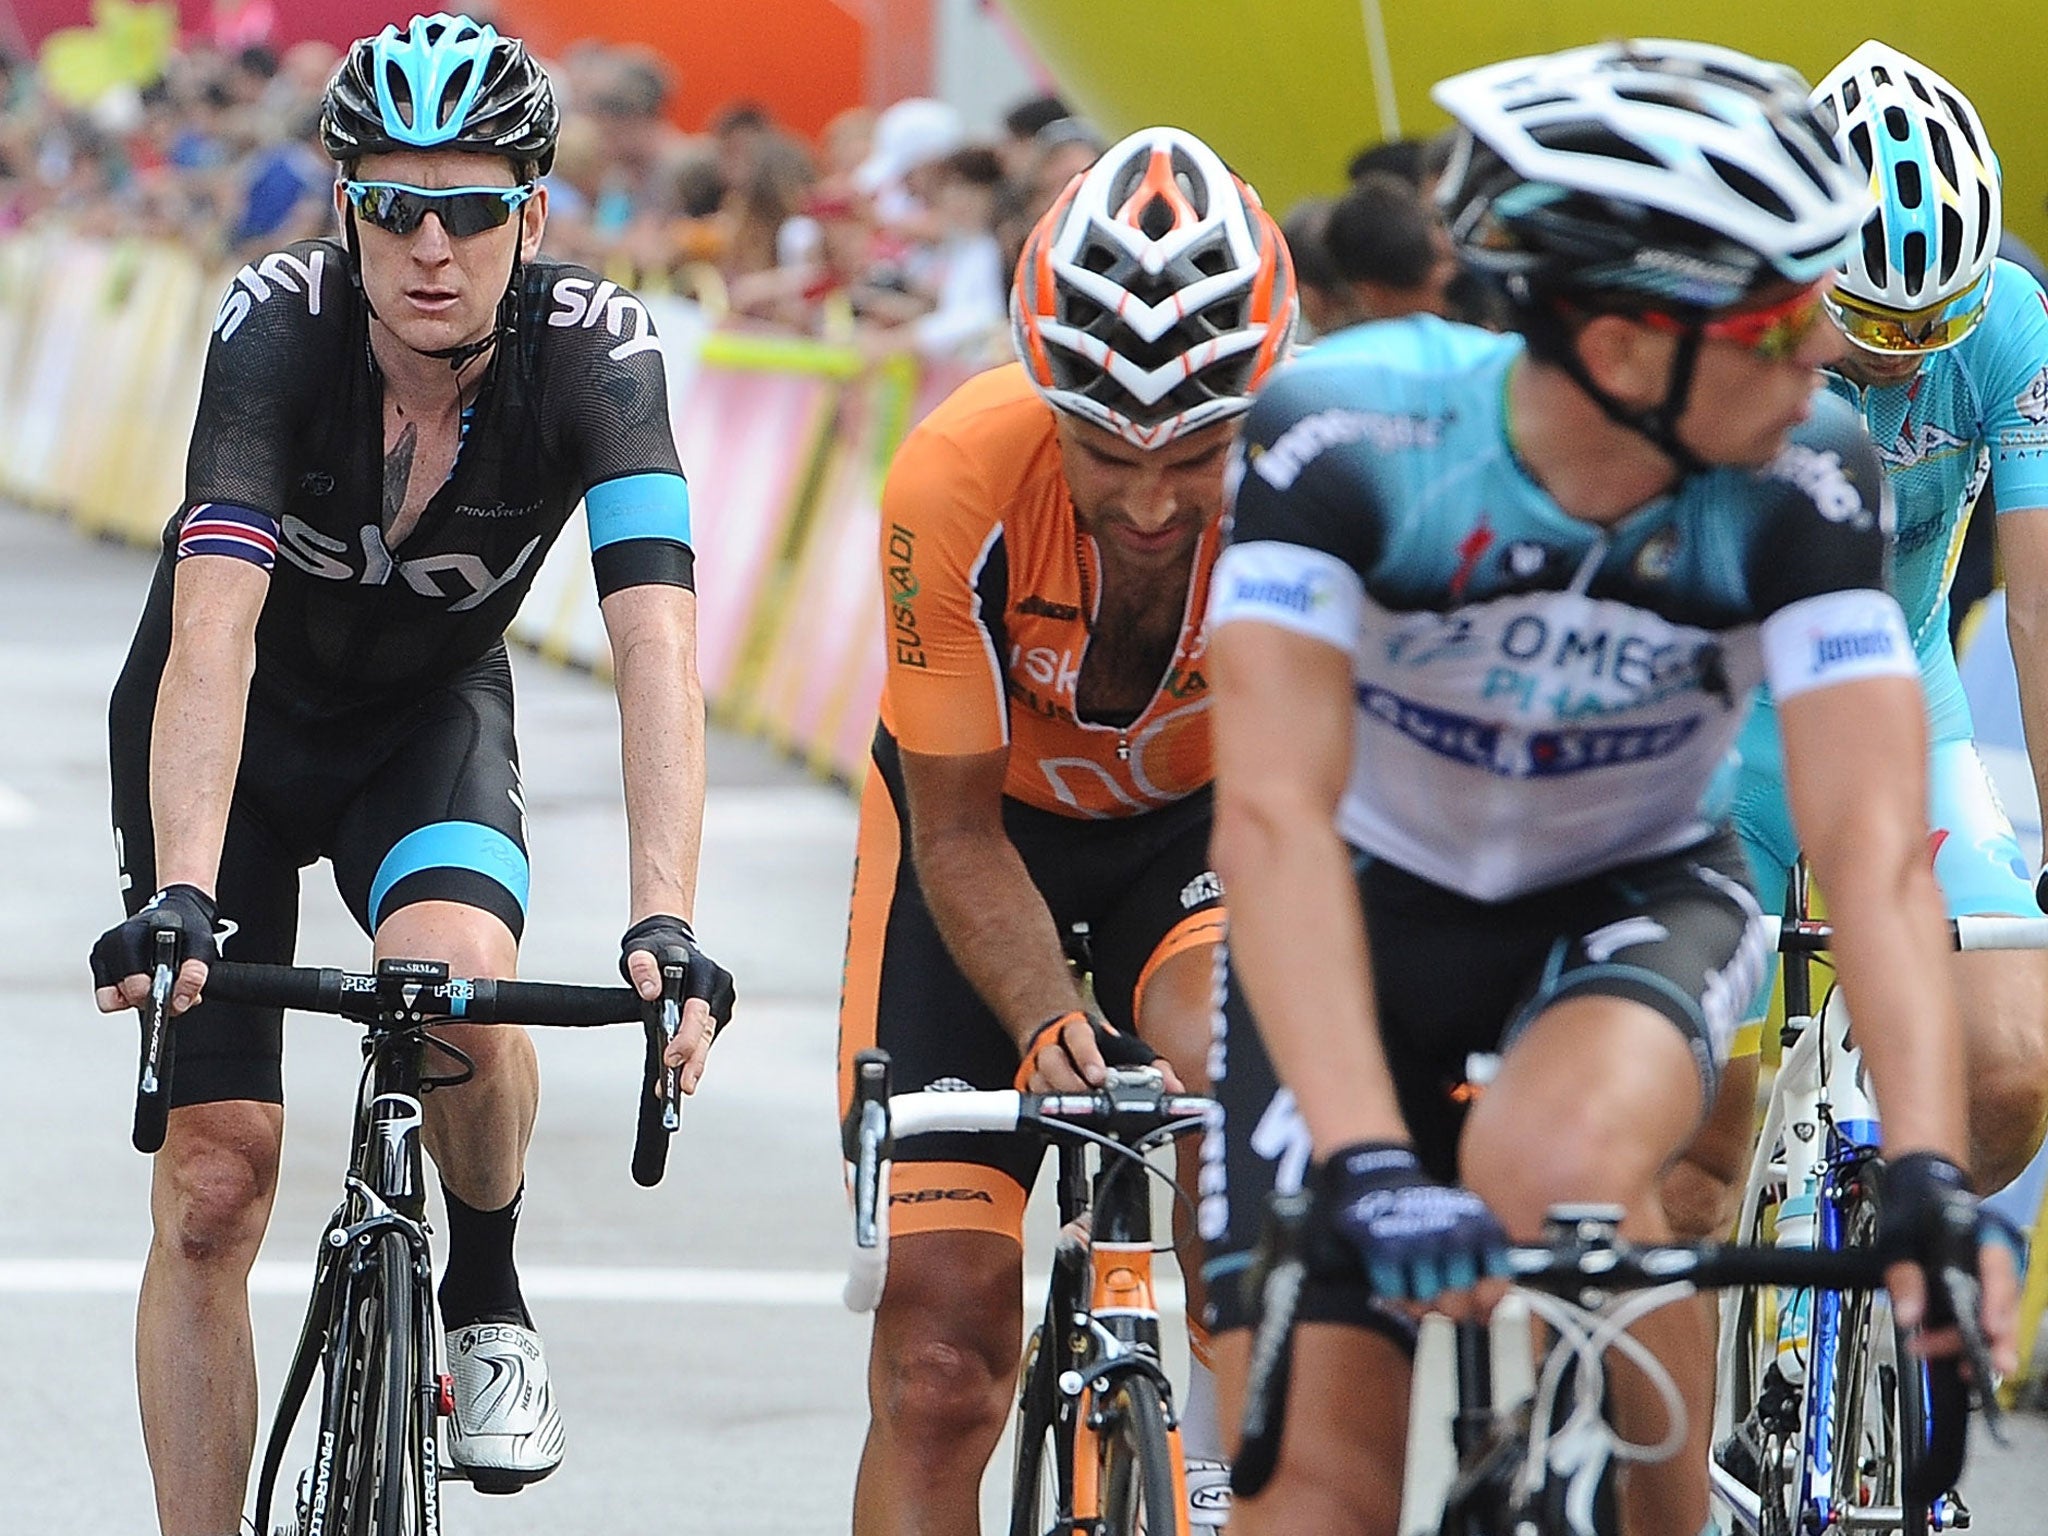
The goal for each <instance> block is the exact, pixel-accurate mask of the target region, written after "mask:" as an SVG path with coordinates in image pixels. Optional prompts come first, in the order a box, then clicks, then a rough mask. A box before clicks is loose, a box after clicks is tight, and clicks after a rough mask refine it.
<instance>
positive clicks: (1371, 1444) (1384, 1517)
mask: <svg viewBox="0 0 2048 1536" xmlns="http://www.w3.org/2000/svg"><path fill="white" fill-rule="evenodd" d="M1250 1354H1251V1333H1250V1331H1249V1330H1247V1329H1243V1328H1235V1329H1232V1330H1231V1331H1230V1332H1229V1333H1222V1334H1218V1335H1217V1336H1216V1344H1215V1357H1216V1389H1217V1397H1218V1401H1219V1404H1220V1406H1221V1408H1222V1410H1223V1423H1224V1426H1225V1433H1226V1434H1227V1435H1229V1436H1230V1437H1231V1438H1232V1440H1233V1441H1234V1440H1235V1437H1236V1434H1237V1427H1238V1426H1239V1425H1240V1424H1241V1423H1242V1422H1243V1420H1244V1392H1245V1375H1246V1370H1247V1365H1248V1361H1249V1357H1250ZM1361 1383H1366V1384H1369V1388H1368V1390H1360V1384H1361ZM1236 1449H1237V1447H1236V1445H1235V1444H1232V1446H1231V1452H1232V1454H1233V1455H1234V1454H1235V1453H1236ZM1407 1451H1408V1358H1407V1356H1406V1355H1405V1354H1403V1353H1402V1352H1401V1350H1400V1348H1399V1347H1398V1346H1396V1345H1395V1344H1394V1343H1393V1341H1392V1340H1390V1339H1388V1338H1387V1337H1386V1336H1385V1335H1383V1334H1378V1333H1373V1332H1370V1331H1369V1330H1366V1329H1363V1328H1344V1327H1338V1326H1336V1325H1334V1324H1329V1323H1303V1324H1301V1325H1300V1327H1299V1328H1298V1329H1297V1330H1296V1332H1295V1337H1294V1364H1293V1370H1292V1373H1291V1376H1290V1378H1289V1381H1288V1389H1287V1429H1286V1433H1285V1434H1284V1435H1283V1436H1282V1437H1281V1441H1280V1464H1279V1465H1278V1466H1277V1467H1275V1468H1274V1470H1273V1480H1272V1481H1271V1482H1270V1483H1268V1484H1267V1485H1266V1489H1265V1491H1264V1492H1263V1493H1261V1494H1260V1495H1259V1497H1257V1498H1256V1499H1242V1498H1241V1499H1237V1500H1235V1501H1234V1502H1233V1504H1232V1506H1231V1511H1230V1533H1231V1536H1394V1532H1395V1530H1396V1529H1397V1527H1398V1526H1399V1524H1400V1520H1401V1478H1402V1470H1403V1466H1404V1464H1405V1462H1406V1459H1407Z"/></svg>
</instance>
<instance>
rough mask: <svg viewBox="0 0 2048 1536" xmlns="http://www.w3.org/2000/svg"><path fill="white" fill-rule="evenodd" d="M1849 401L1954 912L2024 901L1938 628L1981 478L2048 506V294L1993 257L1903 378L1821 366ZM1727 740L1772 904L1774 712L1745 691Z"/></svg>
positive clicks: (2022, 906) (1777, 762)
mask: <svg viewBox="0 0 2048 1536" xmlns="http://www.w3.org/2000/svg"><path fill="white" fill-rule="evenodd" d="M1828 387H1829V389H1830V390H1832V391H1833V392H1834V393H1835V394H1836V395H1837V396H1839V397H1841V398H1842V399H1844V400H1846V401H1848V402H1849V403H1850V404H1851V405H1853V406H1855V407H1856V408H1857V409H1858V410H1859V411H1860V412H1861V413H1862V416H1863V419H1864V422H1865V424H1866V425H1867V426H1868V428H1869V430H1870V435H1871V437H1872V438H1873V439H1874V440H1875V442H1876V444H1877V451H1878V456H1879V457H1880V458H1881V459H1882V460H1883V461H1884V466H1885V474H1886V478H1887V479H1888V480H1889V481H1890V482H1891V488H1892V495H1893V498H1894V501H1895V504H1896V512H1895V528H1896V533H1895V537H1894V544H1893V584H1894V590H1895V591H1896V592H1897V593H1898V596H1899V602H1900V606H1901V607H1902V608H1904V610H1905V613H1906V623H1907V626H1908V627H1909V629H1910V630H1911V631H1912V635H1913V642H1914V649H1915V651H1916V653H1917V654H1918V656H1919V660H1920V669H1921V677H1922V681H1923V683H1924V684H1925V687H1926V690H1927V712H1928V726H1929V737H1930V741H1931V743H1932V745H1933V749H1934V750H1933V755H1932V758H1931V761H1930V774H1929V807H1928V820H1929V824H1930V826H1931V827H1932V829H1933V836H1934V846H1935V850H1936V852H1935V874H1936V876H1937V877H1938V878H1939V879H1940V881H1941V886H1942V891H1943V894H1944V896H1945V898H1946V899H1947V902H1948V907H1949V911H1950V914H1951V915H1957V916H1960V915H1964V914H1968V913H1997V912H2019V913H2026V912H2032V911H2033V910H2035V907H2034V897H2033V886H2032V879H2031V872H2030V869H2029V866H2028V863H2027V861H2026V858H2025V857H2024V856H2023V855H2022V854H2021V852H2020V847H2019V844H2018V842H2017V841H2016V840H2015V839H2014V837H2013V834H2012V828H2011V826H2010V824H2009V823H2008V822H2007V821H2006V818H2005V813H2004V812H2003V811H2002V810H2001V809H1999V807H1998V803H1997V799H1996V797H1995V795H1993V793H1992V790H1991V786H1990V781H1989V779H1988V778H1987V777H1986V775H1985V773H1984V768H1983V765H1982V763H1981V762H1979V761H1978V759H1977V755H1976V751H1975V749H1974V747H1972V746H1971V745H1970V742H1971V738H1972V735H1973V731H1972V727H1971V722H1970V707H1969V704H1968V702H1967V701H1966V700H1965V698H1964V696H1963V687H1962V683H1961V680H1960V679H1959V678H1958V677H1957V676H1956V663H1955V654H1954V651H1953V649H1952V648H1951V647H1950V644H1949V638H1948V588H1949V582H1950V580H1951V578H1952V577H1953V576H1954V574H1955V562H1956V556H1957V553H1958V551H1960V549H1961V548H1962V542H1963V532H1964V528H1965V526H1966V524H1967V520H1968V516H1969V511H1970V507H1971V505H1972V503H1973V502H1975V500H1976V498H1977V493H1978V491H1979V490H1981V489H1982V488H1983V485H1984V480H1985V477H1986V476H1987V475H1988V476H1989V477H1990V480H1991V493H1992V499H1993V503H1994V505H1996V506H1997V508H1998V509H1999V510H2000V511H2001V512H2004V511H2008V510H2010V511H2020V510H2025V509H2031V508H2041V507H2048V297H2044V295H2043V293H2042V290H2041V286H2040V284H2038V283H2036V282H2035V281H2034V279H2033V278H2032V277H2030V276H2029V275H2028V274H2027V273H2026V271H2025V270H2024V269H2022V268H2020V267H2017V266H2014V265H2013V264H2012V263H2011V262H2008V261H1999V262H1997V263H1995V265H1994V275H1993V277H1992V283H1991V301H1990V305H1989V308H1988V310H1987V312H1986V314H1985V316H1984V320H1983V322H1982V323H1981V324H1980V325H1979V326H1978V327H1977V329H1976V330H1974V331H1972V332H1971V333H1970V335H1969V336H1968V337H1966V338H1965V339H1964V340H1963V341H1962V342H1961V343H1960V344H1959V345H1957V346H1954V347H1951V348H1949V349H1948V350H1947V351H1945V352H1937V353H1934V354H1932V355H1931V356H1929V357H1928V358H1927V359H1926V361H1924V362H1923V363H1922V364H1921V365H1920V369H1919V371H1918V372H1917V373H1915V374H1914V375H1913V377H1912V378H1911V379H1910V380H1908V381H1907V382H1905V383H1903V384H1894V385H1887V386H1884V387H1882V388H1869V389H1863V388H1859V387H1858V386H1856V385H1854V384H1851V383H1850V382H1849V381H1848V380H1846V379H1842V378H1838V377H1835V376H1834V375H1829V383H1828ZM1738 750H1739V751H1740V753H1741V756H1742V770H1741V775H1740V779H1739V784H1738V788H1737V792H1736V805H1735V820H1736V828H1737V830H1738V831H1739V832H1740V833H1741V834H1742V839H1743V844H1744V847H1745V848H1746V849H1747V850H1748V853H1749V857H1750V865H1751V868H1752V871H1753V872H1754V874H1755V875H1756V879H1757V887H1758V890H1759V892H1760V893H1761V894H1762V896H1763V898H1764V900H1765V902H1766V904H1767V905H1769V907H1770V908H1771V910H1773V911H1777V910H1780V909H1781V908H1782V907H1783V905H1784V897H1785V881H1786V875H1787V873H1788V871H1789V870H1790V869H1791V866H1792V863H1793V861H1794V859H1795V858H1796V857H1797V855H1798V850H1799V844H1798V839H1797V838H1796V837H1795V836H1794V835H1793V831H1792V822H1791V812H1790V810H1789V808H1788V806H1787V803H1786V796H1785V785H1784V766H1783V761H1782V752H1781V749H1780V745H1779V737H1778V720H1777V714H1776V711H1775V710H1774V709H1773V708H1772V706H1771V702H1770V698H1769V695H1768V693H1766V694H1765V695H1764V696H1763V697H1762V698H1760V699H1759V700H1758V703H1757V708H1756V711H1755V713H1754V714H1753V715H1752V716H1751V717H1750V720H1749V722H1748V724H1747V726H1746V727H1745V728H1744V730H1743V733H1742V737H1741V740H1740V744H1739V747H1738Z"/></svg>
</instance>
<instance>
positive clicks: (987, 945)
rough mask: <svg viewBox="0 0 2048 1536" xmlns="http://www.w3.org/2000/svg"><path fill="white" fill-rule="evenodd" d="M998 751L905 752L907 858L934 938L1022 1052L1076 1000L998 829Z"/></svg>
mask: <svg viewBox="0 0 2048 1536" xmlns="http://www.w3.org/2000/svg"><path fill="white" fill-rule="evenodd" d="M1009 755H1010V754H1009V752H1008V750H1007V749H1005V750H1003V751H998V752H978V753H974V754H971V755H965V756H959V757H941V756H934V755H930V754H926V753H921V752H905V753H904V754H903V756H902V761H903V787H904V795H905V798H906V799H907V801H908V802H909V812H910V849H911V858H912V859H913V860H915V862H916V864H917V879H918V884H919V886H920V887H921V888H922V889H923V891H924V897H925V902H926V904H927V905H928V906H929V907H930V908H931V913H932V920H933V922H935V923H936V924H937V925H938V930H939V936H940V937H941V938H943V939H944V940H945V941H946V948H947V950H948V951H949V952H950V953H951V954H952V956H953V962H954V964H956V965H958V966H959V967H960V972H961V974H962V975H963V976H965V977H966V978H967V980H968V982H969V983H970V984H971V985H972V986H973V988H974V990H975V991H976V992H977V993H978V994H979V995H980V996H981V998H982V1000H983V1001H984V1002H986V1003H987V1004H988V1006H989V1008H990V1009H991V1010H992V1011H993V1012H994V1013H995V1016H996V1020H997V1022H998V1023H1000V1024H1001V1025H1002V1027H1003V1029H1004V1031H1005V1032H1006V1033H1007V1034H1008V1035H1009V1036H1010V1038H1011V1039H1013V1040H1015V1041H1016V1042H1017V1046H1018V1049H1019V1050H1020V1051H1021V1050H1022V1049H1023V1047H1024V1046H1025V1045H1026V1044H1027V1043H1028V1042H1029V1040H1030V1038H1031V1035H1032V1033H1033V1031H1035V1030H1036V1029H1037V1028H1038V1026H1039V1025H1041V1024H1043V1023H1044V1022H1045V1021H1046V1020H1047V1019H1050V1018H1054V1017H1056V1016H1057V1015H1059V1014H1062V1013H1067V1012H1069V1011H1071V1010H1074V1009H1077V1008H1079V1007H1080V1006H1081V993H1080V989H1079V988H1078V987H1077V986H1076V985H1075V984H1074V977H1073V972H1072V971H1071V970H1070V969H1069V968H1068V966H1067V958H1066V951H1065V949H1064V947H1063V946H1062V944H1061V942H1060V934H1059V929H1058V927H1057V925H1056V924H1055V923H1054V922H1053V917H1052V912H1051V909H1050V908H1048V907H1047V906H1046V904H1045V897H1044V896H1043V895H1041V894H1040V893H1039V890H1038V887H1037V885H1035V884H1034V883H1033V882H1032V879H1031V873H1030V871H1029V870H1027V869H1026V868H1025V867H1024V860H1023V858H1022V857H1021V856H1020V855H1019V854H1018V852H1017V848H1016V845H1015V844H1014V843H1012V842H1011V841H1010V836H1009V833H1008V832H1006V831H1005V830H1004V829H1003V773H1004V769H1005V767H1006V765H1007V763H1008V761H1009Z"/></svg>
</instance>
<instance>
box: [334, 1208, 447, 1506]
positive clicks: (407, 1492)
mask: <svg viewBox="0 0 2048 1536" xmlns="http://www.w3.org/2000/svg"><path fill="white" fill-rule="evenodd" d="M352 1302H353V1305H354V1309H355V1312H354V1315H355V1320H356V1322H357V1324H358V1338H359V1341H360V1348H361V1350H362V1367H363V1368H362V1378H361V1391H360V1395H359V1410H358V1412H359V1418H358V1425H357V1428H358V1434H357V1438H356V1452H357V1454H356V1456H355V1458H354V1465H353V1467H352V1468H351V1475H350V1481H349V1487H348V1490H347V1495H346V1497H347V1500H348V1504H347V1515H348V1524H347V1527H346V1529H347V1531H348V1533H349V1536H421V1533H422V1532H424V1530H425V1529H426V1516H425V1510H424V1498H425V1490H424V1478H426V1477H428V1476H438V1475H439V1468H438V1466H435V1467H433V1468H431V1469H430V1468H428V1466H427V1465H426V1461H427V1458H426V1456H425V1454H424V1451H425V1447H426V1445H427V1438H426V1430H425V1426H424V1424H423V1421H422V1416H421V1407H422V1404H421V1401H420V1382H421V1379H422V1376H421V1365H420V1358H419V1338H418V1334H417V1330H416V1313H417V1310H418V1307H419V1291H418V1282H417V1279H416V1277H415V1276H414V1273H413V1264H412V1248H411V1245H410V1244H408V1243H407V1242H406V1240H405V1237H404V1234H402V1233H400V1232H396V1231H386V1232H383V1233H381V1234H379V1235H378V1237H377V1240H376V1249H375V1254H374V1256H373V1257H372V1258H371V1259H370V1260H369V1261H368V1262H367V1263H365V1264H364V1265H363V1266H362V1268H361V1269H360V1270H358V1271H357V1276H356V1290H355V1293H354V1295H353V1297H352Z"/></svg>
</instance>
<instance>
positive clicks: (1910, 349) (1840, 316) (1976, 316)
mask: <svg viewBox="0 0 2048 1536" xmlns="http://www.w3.org/2000/svg"><path fill="white" fill-rule="evenodd" d="M1990 303H1991V274H1990V273H1989V272H1986V273H1985V274H1984V276H1983V277H1982V278H1980V279H1979V280H1978V281H1977V282H1976V283H1975V284H1974V285H1972V286H1971V287H1970V289H1969V290H1968V291H1967V292H1964V293H1960V294H1957V295H1956V297H1954V298H1953V299H1950V300H1948V301H1947V302H1945V303H1941V304H1931V305H1929V306H1928V307H1927V308H1926V309H1914V310H1895V309H1882V308H1879V307H1878V306H1876V305H1874V304H1865V303H1864V302H1863V301H1862V300H1860V299H1856V298H1852V297H1850V296H1849V295H1847V294H1844V293H1840V292H1834V293H1830V294H1829V295H1828V296H1827V306H1828V313H1829V314H1830V315H1832V316H1834V319H1835V324H1837V325H1839V326H1840V327H1841V328H1842V334H1843V335H1844V336H1846V337H1848V338H1849V340H1850V341H1852V342H1854V343H1855V344H1856V345H1857V346H1859V347H1861V348H1862V349H1863V350H1864V351H1866V352H1876V353H1879V354H1881V355H1883V356H1886V357H1901V356H1904V357H1915V356H1919V355H1920V354H1922V353H1927V352H1942V351H1946V350H1947V349H1948V348H1950V347H1952V346H1954V345H1955V344H1956V343H1957V342H1959V341H1961V340H1962V339H1963V338H1964V337H1966V336H1968V335H1969V334H1970V332H1972V331H1974V330H1975V329H1977V322H1978V321H1980V320H1982V319H1983V318H1984V311H1985V309H1986V308H1987V307H1988V306H1989V305H1990Z"/></svg>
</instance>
